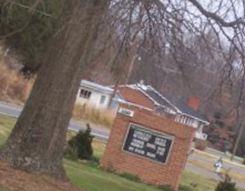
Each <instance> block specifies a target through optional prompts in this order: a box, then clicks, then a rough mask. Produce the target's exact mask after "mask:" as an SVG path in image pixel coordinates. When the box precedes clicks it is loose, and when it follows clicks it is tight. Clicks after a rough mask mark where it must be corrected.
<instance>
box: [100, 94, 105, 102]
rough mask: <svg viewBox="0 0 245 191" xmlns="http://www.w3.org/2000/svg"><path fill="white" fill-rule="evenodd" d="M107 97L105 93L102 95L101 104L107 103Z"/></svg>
mask: <svg viewBox="0 0 245 191" xmlns="http://www.w3.org/2000/svg"><path fill="white" fill-rule="evenodd" d="M105 99H106V97H105V96H104V95H102V96H101V97H100V104H104V103H105Z"/></svg>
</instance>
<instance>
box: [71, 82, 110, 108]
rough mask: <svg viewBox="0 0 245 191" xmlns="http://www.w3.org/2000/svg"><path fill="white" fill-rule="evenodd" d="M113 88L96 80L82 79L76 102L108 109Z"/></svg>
mask: <svg viewBox="0 0 245 191" xmlns="http://www.w3.org/2000/svg"><path fill="white" fill-rule="evenodd" d="M112 94H113V89H112V88H110V87H107V86H102V85H99V84H97V83H94V82H90V81H87V80H82V81H81V83H80V87H79V91H78V93H77V99H76V103H77V104H81V105H84V104H86V105H88V106H91V107H93V108H96V109H106V108H108V105H109V103H110V99H111V96H112Z"/></svg>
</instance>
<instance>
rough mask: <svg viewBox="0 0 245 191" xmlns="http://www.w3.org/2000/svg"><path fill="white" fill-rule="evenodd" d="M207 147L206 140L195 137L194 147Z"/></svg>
mask: <svg viewBox="0 0 245 191" xmlns="http://www.w3.org/2000/svg"><path fill="white" fill-rule="evenodd" d="M206 147H207V141H204V140H200V139H195V148H196V149H198V150H200V151H204V150H205V149H206Z"/></svg>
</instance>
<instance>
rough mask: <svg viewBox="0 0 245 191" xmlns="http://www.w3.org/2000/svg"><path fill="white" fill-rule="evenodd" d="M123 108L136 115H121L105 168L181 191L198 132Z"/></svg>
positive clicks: (112, 138) (114, 130) (114, 126)
mask: <svg viewBox="0 0 245 191" xmlns="http://www.w3.org/2000/svg"><path fill="white" fill-rule="evenodd" d="M120 108H125V109H127V110H130V111H133V116H132V115H131V116H127V115H123V114H119V113H118V114H117V117H116V119H115V121H114V125H113V128H112V131H111V135H110V138H109V141H108V143H107V146H106V150H105V153H104V155H103V157H102V159H101V163H100V164H101V166H102V167H103V168H105V169H108V170H115V171H116V172H118V173H125V172H126V173H130V174H134V175H136V176H138V177H139V178H140V179H141V180H142V181H144V182H145V183H149V184H154V185H168V186H171V187H172V188H173V189H174V190H177V189H178V185H179V182H180V178H181V172H182V171H183V169H184V167H185V164H186V160H187V153H188V151H189V149H190V146H191V143H192V140H193V137H194V132H195V130H194V129H193V128H191V127H187V126H184V125H182V124H178V123H176V122H175V121H174V120H173V119H171V118H169V117H167V116H162V115H161V116H160V115H158V114H155V113H153V112H152V111H148V110H145V109H140V108H137V107H133V106H128V105H120ZM131 114H132V113H131Z"/></svg>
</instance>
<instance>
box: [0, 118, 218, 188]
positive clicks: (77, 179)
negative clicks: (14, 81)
mask: <svg viewBox="0 0 245 191" xmlns="http://www.w3.org/2000/svg"><path fill="white" fill-rule="evenodd" d="M15 122H16V120H15V119H13V118H10V117H5V116H2V115H0V146H1V145H3V143H4V142H5V141H6V138H7V136H8V135H9V133H10V131H11V129H12V127H13V126H14V124H15ZM68 136H69V137H70V136H72V133H69V135H68ZM93 148H94V156H95V157H96V158H100V157H101V156H102V154H103V151H104V149H105V144H103V143H101V142H98V141H94V142H93ZM64 167H65V169H66V172H67V175H68V177H69V178H70V180H71V182H72V183H73V184H74V185H76V186H78V187H80V188H84V189H86V190H87V191H160V189H159V188H156V187H153V186H149V185H145V184H143V183H138V182H134V181H131V180H128V179H126V178H124V177H121V176H119V175H115V174H113V173H110V172H106V171H103V170H101V169H100V168H99V167H98V165H97V164H95V163H91V162H85V161H78V162H75V161H71V160H68V159H64ZM216 184H217V183H216V182H214V181H213V180H209V179H206V178H204V177H202V176H200V175H197V174H194V173H192V172H188V171H185V172H184V173H183V176H182V181H181V185H182V186H188V187H191V188H193V190H194V191H214V188H215V186H216ZM0 191H6V190H5V189H2V188H0Z"/></svg>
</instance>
